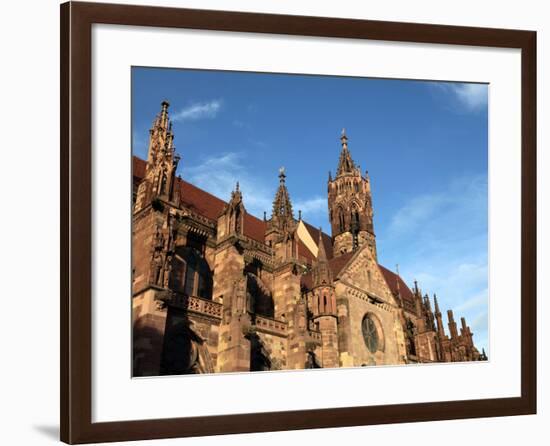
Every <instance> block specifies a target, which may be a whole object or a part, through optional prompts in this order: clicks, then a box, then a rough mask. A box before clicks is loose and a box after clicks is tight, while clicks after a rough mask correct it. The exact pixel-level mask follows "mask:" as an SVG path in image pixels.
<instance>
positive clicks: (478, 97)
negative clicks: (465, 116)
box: [433, 82, 489, 111]
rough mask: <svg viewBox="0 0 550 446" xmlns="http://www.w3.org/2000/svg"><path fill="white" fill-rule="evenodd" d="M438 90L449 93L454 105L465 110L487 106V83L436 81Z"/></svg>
mask: <svg viewBox="0 0 550 446" xmlns="http://www.w3.org/2000/svg"><path fill="white" fill-rule="evenodd" d="M433 85H434V86H435V87H436V88H437V89H438V90H439V91H442V92H444V94H447V95H449V96H450V97H451V98H452V100H453V102H454V103H455V104H456V105H459V106H460V107H461V109H465V110H467V111H480V110H484V109H485V108H486V107H487V102H488V99H489V87H488V85H487V84H475V83H452V82H437V83H434V84H433Z"/></svg>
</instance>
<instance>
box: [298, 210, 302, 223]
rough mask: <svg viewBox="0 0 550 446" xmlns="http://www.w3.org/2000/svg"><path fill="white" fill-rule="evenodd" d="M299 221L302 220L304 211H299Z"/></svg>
mask: <svg viewBox="0 0 550 446" xmlns="http://www.w3.org/2000/svg"><path fill="white" fill-rule="evenodd" d="M298 220H300V221H301V220H302V210H301V209H298Z"/></svg>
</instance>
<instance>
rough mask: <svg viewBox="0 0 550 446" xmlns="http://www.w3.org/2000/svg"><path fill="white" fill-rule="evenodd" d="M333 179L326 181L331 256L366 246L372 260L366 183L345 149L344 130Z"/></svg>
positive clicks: (369, 198) (373, 244) (373, 245)
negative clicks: (331, 240) (331, 245)
mask: <svg viewBox="0 0 550 446" xmlns="http://www.w3.org/2000/svg"><path fill="white" fill-rule="evenodd" d="M340 141H341V143H342V149H341V151H340V158H339V160H338V169H337V171H336V176H335V177H334V179H332V178H331V177H330V176H329V180H328V207H329V218H330V223H331V229H332V239H333V252H334V255H335V256H339V255H342V254H344V253H346V252H350V251H355V250H357V249H358V248H360V247H361V246H362V245H364V244H367V245H368V246H369V249H370V251H371V253H372V255H373V257H374V259H375V260H376V257H377V256H376V239H375V235H374V227H373V215H374V212H373V209H372V196H371V186H370V181H369V180H368V179H367V178H363V177H362V175H361V171H360V168H359V166H358V165H357V164H355V162H354V161H353V159H352V158H351V153H350V151H349V148H348V136H347V134H346V131H345V129H344V130H342V135H341V137H340Z"/></svg>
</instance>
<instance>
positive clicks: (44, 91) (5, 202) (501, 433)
mask: <svg viewBox="0 0 550 446" xmlns="http://www.w3.org/2000/svg"><path fill="white" fill-rule="evenodd" d="M111 1H113V0H111ZM119 2H120V1H119ZM120 3H122V2H120ZM132 3H145V4H147V3H149V4H151V3H155V4H157V5H163V6H182V7H195V8H208V9H231V10H248V11H259V12H272V13H286V14H302V15H319V16H338V17H351V18H365V19H375V20H392V21H404V22H424V23H443V24H454V25H472V26H488V27H503V28H520V29H531V30H537V31H538V33H539V34H538V122H539V124H538V147H539V157H538V165H539V181H538V185H539V189H538V190H539V199H538V203H539V204H538V206H539V223H538V226H539V231H538V233H539V238H538V240H539V260H538V262H539V271H541V272H542V273H541V274H540V275H539V276H540V277H539V280H538V290H539V292H538V295H539V299H538V303H539V305H538V314H539V331H538V338H539V349H538V350H539V414H538V415H536V416H525V417H510V418H499V419H477V420H465V421H444V422H432V423H416V424H400V425H387V426H374V427H368V426H367V427H355V428H345V429H325V430H314V431H299V432H281V433H268V434H251V435H232V436H225V437H223V438H219V437H210V438H200V439H196V438H195V439H185V440H181V439H176V440H164V441H162V443H161V442H160V441H159V442H158V443H151V442H142V443H143V444H145V443H147V444H179V445H190V444H193V445H195V444H196V445H213V444H220V442H221V443H223V444H224V445H227V446H229V445H239V446H241V445H242V446H246V445H256V444H258V443H259V442H262V444H266V445H275V444H278V445H280V444H300V443H302V444H313V443H316V444H346V443H351V442H358V443H359V442H360V443H363V444H364V443H367V442H368V443H370V444H394V443H396V442H405V443H406V444H407V445H410V446H413V445H427V444H440V442H444V443H443V444H445V445H463V444H474V445H475V444H484V443H486V442H490V443H493V444H499V445H508V444H510V445H517V444H523V443H527V442H529V443H528V444H543V443H544V442H545V441H547V438H545V439H544V440H543V439H542V438H541V437H542V436H544V437H547V436H548V433H550V427H549V426H548V424H549V423H550V407H549V404H550V395H549V394H548V390H549V388H548V383H547V381H546V380H545V375H546V377H547V376H548V371H549V358H550V355H549V353H548V348H547V347H546V348H545V346H547V345H548V344H547V343H548V341H549V337H550V328H549V326H550V324H548V323H546V325H545V326H544V325H543V324H542V323H541V322H540V321H542V319H541V318H542V315H543V314H547V315H548V314H550V305H549V303H548V296H550V280H549V279H548V274H544V273H545V271H548V268H549V267H550V253H549V252H550V251H548V250H546V251H545V248H548V246H549V241H550V240H549V238H550V237H549V231H548V230H547V231H544V228H550V205H549V200H548V199H547V198H546V197H547V195H548V192H549V191H550V152H549V151H548V144H549V142H550V141H549V138H550V129H548V126H545V123H548V122H549V121H550V110H549V109H548V104H549V99H550V97H549V94H550V93H549V90H548V88H547V84H545V83H544V80H545V78H546V80H547V79H549V75H550V53H549V48H550V14H549V12H548V11H546V10H545V7H546V5H547V3H548V2H545V1H536V0H522V1H521V2H519V1H514V2H509V1H508V2H507V1H502V0H501V1H497V0H491V1H483V2H481V1H471V0H461V1H453V2H442V1H437V0H415V1H410V0H392V1H390V0H386V1H384V2H380V1H376V2H365V1H363V2H359V1H355V2H354V1H351V0H339V1H337V2H335V1H325V0H323V1H320V0H317V1H307V0H293V1H281V0H264V1H263V2H261V3H260V2H258V1H256V2H254V1H247V0H232V1H231V2H228V1H223V0H202V1H200V0H180V1H176V0H172V1H156V2H154V1H153V0H148V1H139V0H134V1H132ZM0 20H1V22H0V23H1V26H0V32H1V33H2V39H1V40H0V42H1V43H0V48H1V50H2V58H1V60H2V69H1V70H0V113H1V114H0V117H1V119H0V122H1V126H0V128H1V131H2V139H1V141H2V144H1V148H0V184H1V191H2V194H1V200H0V206H1V212H0V215H1V216H2V217H1V219H0V225H1V229H0V256H1V259H2V270H1V271H2V274H1V277H2V285H3V286H2V292H1V293H0V299H2V305H1V311H2V314H1V316H0V330H1V334H0V339H1V341H0V348H1V355H0V363H1V366H0V374H1V376H0V409H1V411H2V413H1V415H2V423H1V425H2V429H0V442H1V443H2V444H9V445H19V444H29V445H42V444H47V443H54V442H55V441H57V436H58V412H59V402H58V400H59V385H58V381H59V379H58V374H59V369H58V363H59V351H58V345H59V329H58V324H59V316H58V313H59V304H58V300H59V298H58V295H59V283H58V282H59V280H58V278H59V254H58V251H59V247H58V246H59V217H58V215H59V203H58V196H59V181H58V177H59V166H58V165H59V157H58V153H59V88H58V85H59V49H58V48H59V7H58V2H57V1H52V0H47V1H45V0H26V1H12V2H3V4H2V10H1V19H0ZM545 149H546V150H545ZM495 379H499V377H498V376H495ZM451 385H452V384H451ZM545 434H546V435H545ZM529 440H530V441H529ZM136 444H137V443H136Z"/></svg>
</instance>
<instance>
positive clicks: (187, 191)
mask: <svg viewBox="0 0 550 446" xmlns="http://www.w3.org/2000/svg"><path fill="white" fill-rule="evenodd" d="M146 165H147V163H146V162H145V161H144V160H142V159H141V158H138V157H136V156H134V157H133V176H134V181H135V180H136V179H138V180H139V179H141V178H143V177H144V176H145V167H146ZM175 187H176V188H179V193H180V197H181V201H182V203H183V204H184V205H185V206H186V207H188V208H189V209H191V210H192V211H194V212H196V213H198V214H200V215H202V216H204V217H206V218H208V219H210V220H217V219H218V217H219V216H220V214H221V213H222V212H223V208H224V207H225V205H226V204H227V203H226V202H225V201H223V200H221V199H219V198H218V197H216V196H214V195H212V194H210V193H208V192H206V191H205V190H202V189H199V188H198V187H196V186H194V185H192V184H191V183H188V182H187V181H185V180H183V179H181V178H177V179H176V185H175ZM265 228H266V223H265V222H264V221H263V220H260V219H259V218H256V217H254V216H253V215H250V214H248V213H247V214H246V215H245V217H244V226H243V230H244V233H245V235H246V236H248V237H250V238H252V239H254V240H256V241H259V242H263V241H264V233H265Z"/></svg>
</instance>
